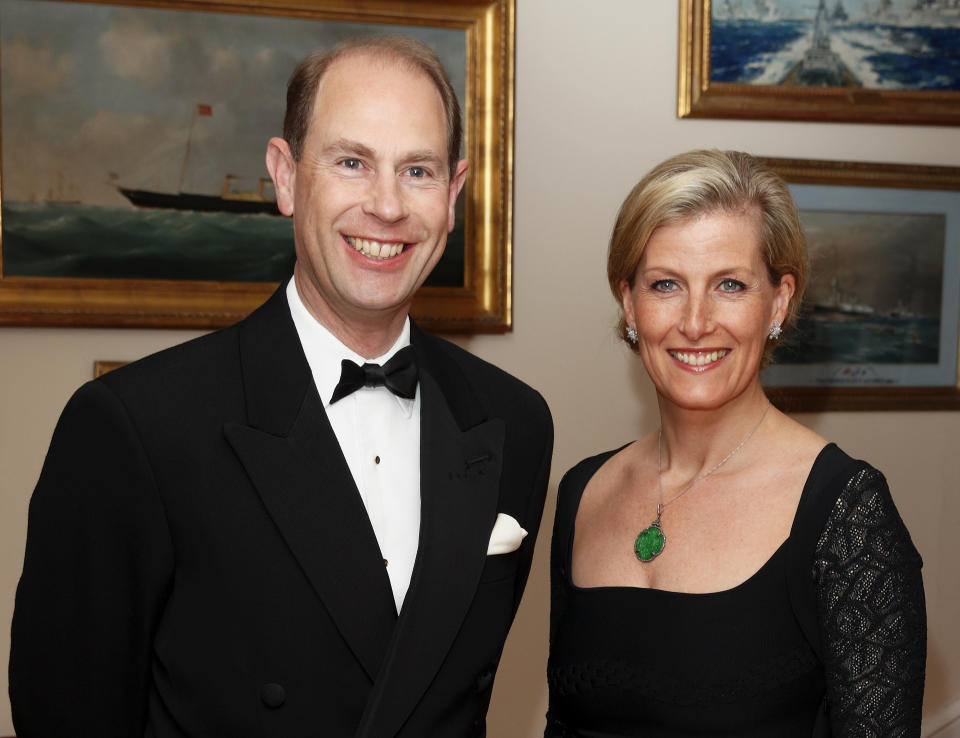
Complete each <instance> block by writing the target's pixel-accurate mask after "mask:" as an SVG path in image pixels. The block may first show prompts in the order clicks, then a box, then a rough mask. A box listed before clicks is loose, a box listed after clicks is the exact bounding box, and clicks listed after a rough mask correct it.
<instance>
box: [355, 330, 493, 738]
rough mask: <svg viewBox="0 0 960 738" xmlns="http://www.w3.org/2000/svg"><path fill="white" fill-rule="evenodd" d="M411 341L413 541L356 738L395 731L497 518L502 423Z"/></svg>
mask: <svg viewBox="0 0 960 738" xmlns="http://www.w3.org/2000/svg"><path fill="white" fill-rule="evenodd" d="M416 341H417V332H416V331H414V342H415V343H414V345H415V347H417V349H418V360H419V362H420V367H421V375H420V391H421V392H422V393H423V395H422V403H421V415H420V447H421V451H420V453H421V457H420V458H421V461H420V497H421V522H420V542H419V548H418V551H417V560H416V564H415V566H414V572H413V577H412V579H411V582H410V589H409V590H408V592H407V595H406V598H405V599H404V604H403V609H402V612H401V614H400V620H399V623H398V624H397V628H396V632H395V634H394V637H393V639H392V641H391V643H390V647H389V651H388V654H387V657H386V660H385V661H384V665H383V669H382V671H381V673H380V675H379V677H378V679H377V682H376V684H375V685H374V691H373V694H372V695H371V697H370V700H369V702H368V703H367V708H366V710H365V712H364V716H363V719H362V721H361V724H360V728H359V730H358V731H357V733H356V735H357V736H358V738H359V737H363V738H375V737H377V738H379V737H381V736H392V735H395V734H396V732H397V731H398V730H399V729H400V727H401V725H402V724H403V722H404V721H405V720H406V719H407V717H408V716H409V715H410V713H411V711H412V710H413V708H414V707H415V706H416V704H417V702H418V701H419V700H420V698H421V697H422V696H423V694H424V692H425V691H426V690H427V688H428V687H429V685H430V683H431V681H432V680H433V678H434V677H435V676H436V673H437V671H438V670H439V668H440V665H441V664H442V662H443V660H444V658H445V657H446V655H447V652H448V651H449V650H450V647H451V645H452V643H453V641H454V638H455V637H456V634H457V632H458V631H459V629H460V626H461V624H462V623H463V620H464V617H465V616H466V613H467V611H468V609H469V607H470V603H471V601H472V600H473V598H474V595H475V593H476V590H477V585H478V583H479V580H480V573H481V570H482V569H483V565H484V562H485V561H486V553H487V545H488V543H489V537H490V531H491V530H492V529H493V524H494V521H495V520H496V516H497V500H498V497H499V483H500V470H501V462H502V459H501V455H502V451H503V440H504V425H503V421H502V420H500V419H499V418H494V419H484V410H483V408H482V406H481V405H480V404H479V401H478V400H477V398H476V397H475V396H474V395H473V393H472V390H471V389H469V385H468V384H467V383H466V381H465V379H464V378H463V377H462V375H459V369H458V368H457V367H455V365H453V364H452V362H448V363H446V366H440V365H438V362H440V363H441V364H442V363H444V362H443V361H442V357H440V356H433V357H431V356H430V355H429V354H426V355H425V354H424V352H423V351H422V349H421V346H419V345H418V344H417V343H416ZM431 369H433V370H436V371H435V372H434V371H431ZM458 375H459V376H458ZM435 377H436V378H435Z"/></svg>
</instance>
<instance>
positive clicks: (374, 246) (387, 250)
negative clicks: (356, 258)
mask: <svg viewBox="0 0 960 738" xmlns="http://www.w3.org/2000/svg"><path fill="white" fill-rule="evenodd" d="M347 243H349V244H350V245H351V246H353V248H355V249H356V250H357V251H359V252H360V253H361V254H363V255H364V256H371V257H373V258H374V259H389V258H391V257H393V256H396V255H397V254H399V253H400V252H401V251H403V247H404V244H402V243H381V242H380V241H371V240H370V239H368V238H349V237H348V238H347Z"/></svg>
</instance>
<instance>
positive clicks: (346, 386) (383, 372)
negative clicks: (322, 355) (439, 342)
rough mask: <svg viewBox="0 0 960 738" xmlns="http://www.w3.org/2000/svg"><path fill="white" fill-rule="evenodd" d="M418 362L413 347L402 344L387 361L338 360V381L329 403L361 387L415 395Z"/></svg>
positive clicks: (411, 396)
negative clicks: (361, 363) (364, 362)
mask: <svg viewBox="0 0 960 738" xmlns="http://www.w3.org/2000/svg"><path fill="white" fill-rule="evenodd" d="M417 376H418V372H417V362H416V359H415V357H414V355H413V346H405V347H404V348H402V349H400V350H399V351H397V353H395V354H394V355H393V358H392V359H390V361H388V362H387V363H386V364H384V365H383V366H380V365H379V364H364V365H363V366H358V365H357V364H355V363H354V362H352V361H350V359H344V360H343V361H341V362H340V381H339V382H338V383H337V386H336V387H335V388H334V390H333V397H331V398H330V404H333V403H334V402H336V401H337V400H341V399H343V398H344V397H346V396H347V395H349V394H350V393H351V392H355V391H356V390H358V389H360V388H361V387H378V386H380V385H383V386H385V387H386V388H387V389H388V390H390V391H391V392H393V394H395V395H397V396H398V397H406V398H407V399H408V400H412V399H413V398H414V397H415V396H416V394H417Z"/></svg>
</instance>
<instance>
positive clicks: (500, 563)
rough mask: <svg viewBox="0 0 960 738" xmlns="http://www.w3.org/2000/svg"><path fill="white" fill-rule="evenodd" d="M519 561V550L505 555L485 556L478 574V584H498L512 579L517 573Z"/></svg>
mask: <svg viewBox="0 0 960 738" xmlns="http://www.w3.org/2000/svg"><path fill="white" fill-rule="evenodd" d="M519 561H520V549H519V548H518V549H517V550H516V551H511V552H510V553H506V554H496V555H492V556H487V561H486V563H484V565H483V571H481V572H480V582H481V583H489V582H499V581H500V580H501V579H512V578H513V577H514V576H515V575H516V573H517V565H518V562H519Z"/></svg>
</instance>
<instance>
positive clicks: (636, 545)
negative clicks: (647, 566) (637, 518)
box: [633, 505, 667, 563]
mask: <svg viewBox="0 0 960 738" xmlns="http://www.w3.org/2000/svg"><path fill="white" fill-rule="evenodd" d="M662 511H663V506H662V505H657V519H656V520H654V521H653V522H652V523H651V524H650V527H649V528H644V529H643V530H642V531H640V533H639V535H638V536H637V540H636V541H634V542H633V552H634V553H635V554H636V555H637V558H638V559H640V561H642V562H644V563H647V562H648V561H653V560H654V559H655V558H657V556H659V555H660V554H661V553H662V552H663V549H664V547H665V546H666V545H667V537H666V536H665V535H663V529H662V528H661V527H660V513H661V512H662Z"/></svg>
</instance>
